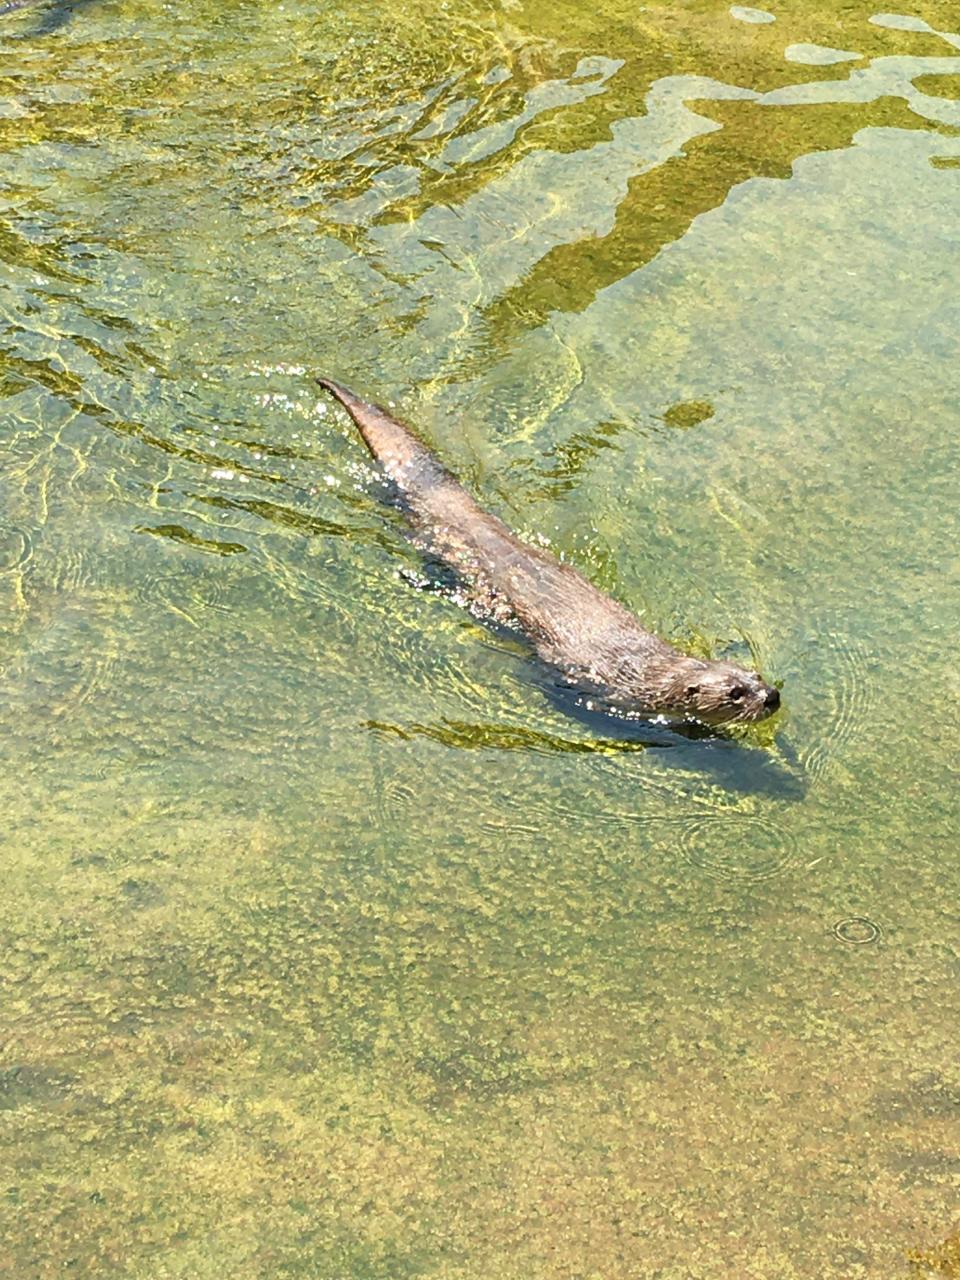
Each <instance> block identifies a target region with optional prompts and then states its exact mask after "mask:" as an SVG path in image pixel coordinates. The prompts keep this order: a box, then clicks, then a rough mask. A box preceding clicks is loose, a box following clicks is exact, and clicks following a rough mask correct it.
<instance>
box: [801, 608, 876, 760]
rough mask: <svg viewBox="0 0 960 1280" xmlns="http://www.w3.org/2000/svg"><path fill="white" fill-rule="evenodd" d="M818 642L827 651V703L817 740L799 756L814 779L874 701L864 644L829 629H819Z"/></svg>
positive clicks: (863, 722) (859, 727) (866, 718)
mask: <svg viewBox="0 0 960 1280" xmlns="http://www.w3.org/2000/svg"><path fill="white" fill-rule="evenodd" d="M821 643H822V644H823V645H824V646H825V647H826V648H827V649H828V651H829V653H830V667H831V668H832V679H831V681H830V683H829V686H828V695H829V698H830V705H829V706H828V707H827V708H826V709H825V714H824V715H823V717H822V721H821V734H822V736H821V739H820V741H819V742H816V743H814V745H813V746H812V747H811V748H810V749H809V750H807V751H806V752H804V753H803V755H802V757H801V759H802V762H803V765H804V768H805V770H806V773H807V776H808V777H809V778H811V779H812V780H814V781H816V780H818V779H819V778H821V777H822V776H823V775H824V773H825V772H826V771H827V769H828V768H829V767H830V765H831V763H832V762H833V760H834V758H835V757H837V756H838V755H839V754H840V753H841V752H842V751H843V749H844V748H845V747H846V746H847V744H848V743H849V742H850V741H851V739H853V738H854V737H856V736H857V735H858V734H859V733H860V732H861V731H862V730H863V728H864V726H865V725H866V724H867V723H868V722H869V719H870V716H871V714H872V711H873V702H874V686H873V682H872V681H871V679H870V673H869V655H868V652H867V649H866V646H865V645H864V644H863V643H862V642H861V641H860V640H859V639H857V638H856V637H851V636H847V635H843V634H841V633H840V632H837V631H831V630H829V629H824V631H823V632H822V637H821Z"/></svg>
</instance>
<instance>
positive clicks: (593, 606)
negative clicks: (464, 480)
mask: <svg viewBox="0 0 960 1280" xmlns="http://www.w3.org/2000/svg"><path fill="white" fill-rule="evenodd" d="M317 381H318V382H319V384H320V386H321V387H325V388H326V390H327V391H329V392H331V394H332V395H334V396H336V398H337V399H338V400H339V401H340V403H341V404H342V405H343V406H344V407H345V408H346V410H347V411H348V413H349V414H350V416H351V417H352V418H353V420H354V422H355V423H356V424H357V426H358V428H359V429H360V434H361V435H362V436H363V438H364V441H365V442H366V444H367V447H368V449H369V450H370V452H371V453H372V454H373V456H374V457H375V458H376V460H377V461H378V462H379V463H380V465H381V466H382V467H383V469H384V471H385V472H386V473H387V475H388V476H389V477H390V479H391V480H392V481H393V483H394V484H395V485H396V486H397V489H398V490H399V492H400V495H401V496H402V498H403V499H404V502H405V504H406V507H407V509H408V512H409V515H410V518H411V520H412V522H413V524H414V526H415V529H416V531H417V534H418V540H419V541H420V542H421V544H422V545H424V546H425V547H427V548H428V549H429V550H430V552H431V553H432V554H434V555H435V556H437V558H438V559H440V560H442V561H444V562H445V563H446V564H447V565H449V566H450V567H451V568H452V569H453V570H454V571H455V572H456V574H457V575H458V577H460V578H461V579H462V580H463V581H464V583H466V585H467V586H468V588H469V590H470V594H471V597H472V599H473V601H474V604H475V606H476V607H477V609H478V611H479V612H481V613H482V614H483V615H485V616H487V617H489V618H490V619H491V620H494V621H497V622H502V623H509V624H512V625H515V626H517V627H519V629H520V630H521V631H522V632H523V634H524V635H525V636H526V637H527V639H528V640H529V641H530V643H531V644H532V645H533V647H534V649H535V650H536V652H537V653H538V654H539V656H540V657H541V658H542V659H543V661H544V662H546V663H549V664H550V666H552V667H555V668H556V669H557V670H558V671H559V672H560V674H561V677H562V679H563V681H564V683H565V684H568V685H571V686H573V687H574V688H576V689H579V690H582V692H583V693H584V694H585V695H586V696H587V697H588V698H589V699H590V700H591V702H593V701H594V700H596V703H598V704H600V705H601V706H602V707H603V708H604V709H607V710H610V711H613V712H615V713H618V714H620V715H625V714H626V715H629V714H634V715H636V714H643V715H666V716H670V717H679V718H681V719H690V720H700V721H703V722H705V723H707V724H728V723H731V722H733V721H739V722H744V721H756V720H763V719H765V718H766V717H767V716H769V715H772V713H773V712H774V711H776V709H777V707H778V706H779V705H780V693H779V691H778V690H777V689H775V688H773V687H771V686H770V685H768V684H765V683H764V681H763V680H761V679H760V677H759V676H758V675H756V674H755V673H754V672H752V671H744V670H743V669H742V668H740V667H737V666H734V665H733V664H732V663H729V662H704V661H701V659H699V658H691V657H688V656H687V655H686V654H683V653H680V652H679V651H678V650H676V649H674V648H671V646H670V645H668V644H665V643H664V642H663V641H662V640H660V639H658V637H657V636H654V635H651V633H650V632H649V631H646V630H644V628H643V627H642V626H641V625H640V623H639V622H638V621H637V619H636V618H635V617H634V616H633V614H632V613H630V612H629V611H628V610H627V609H625V608H624V607H623V605H620V604H618V603H617V602H616V601H615V600H612V599H611V598H610V597H609V596H607V595H604V593H603V592H602V591H599V590H598V589H597V588H596V587H595V586H593V585H592V584H591V583H590V582H588V581H587V579H586V578H584V577H583V575H582V574H580V573H578V572H577V571H576V569H573V568H571V567H570V565H567V564H561V563H560V561H559V560H557V559H556V557H555V556H553V555H551V554H550V552H549V551H545V550H543V549H541V548H539V547H531V546H528V545H527V543H525V542H521V541H520V539H519V538H517V537H515V536H514V534H512V533H511V532H510V530H509V529H508V528H507V526H506V525H505V524H504V523H503V521H502V520H498V519H497V517H496V516H492V515H490V514H489V513H488V512H486V511H484V510H483V509H482V508H481V507H480V506H478V505H477V503H476V502H475V501H474V500H473V498H471V496H470V495H469V493H467V491H466V489H464V488H463V486H462V485H461V484H460V483H459V482H458V481H457V480H456V479H455V478H454V477H453V476H452V475H451V474H450V472H449V471H447V469H446V468H445V467H443V466H441V464H440V463H439V462H438V461H437V459H436V458H435V457H434V456H433V454H432V453H431V452H430V451H429V449H427V447H426V445H424V444H422V443H421V442H420V441H419V440H418V439H417V437H416V436H415V435H414V434H413V433H412V432H411V431H409V430H408V428H407V427H405V426H404V425H403V424H402V423H400V422H397V420H396V419H395V418H393V417H391V416H390V414H389V413H387V411H386V410H385V409H382V408H380V407H379V406H378V405H374V404H367V403H366V401H364V400H361V399H360V398H359V397H358V396H355V395H354V394H353V392H352V391H349V390H348V389H347V388H346V387H342V386H340V385H339V384H338V383H336V382H332V381H331V380H330V379H329V378H318V379H317Z"/></svg>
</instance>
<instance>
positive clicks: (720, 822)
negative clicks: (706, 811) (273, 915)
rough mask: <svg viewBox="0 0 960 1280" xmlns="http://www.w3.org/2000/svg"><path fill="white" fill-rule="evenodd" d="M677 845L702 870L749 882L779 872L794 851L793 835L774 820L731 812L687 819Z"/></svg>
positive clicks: (789, 862) (726, 878)
mask: <svg viewBox="0 0 960 1280" xmlns="http://www.w3.org/2000/svg"><path fill="white" fill-rule="evenodd" d="M680 848H681V850H682V852H683V856H684V857H685V858H686V859H687V861H688V862H690V863H691V864H692V865H693V866H695V867H699V868H700V870H701V871H706V872H708V874H710V875H712V876H716V877H717V878H718V879H719V880H735V881H741V882H743V883H748V884H752V883H754V882H756V881H759V880H769V879H771V878H772V877H773V876H777V875H780V874H781V873H782V872H783V871H785V870H786V869H787V867H789V866H790V864H791V863H792V862H793V860H794V856H795V854H796V847H795V844H794V840H793V837H792V836H791V835H789V834H788V833H787V832H786V831H784V830H783V828H782V827H779V826H777V825H776V823H773V822H768V821H767V820H766V819H765V818H759V817H753V816H748V815H746V814H732V813H730V814H716V815H710V816H703V817H699V816H698V817H696V818H690V819H687V820H686V821H685V823H684V826H683V827H682V829H681V831H680Z"/></svg>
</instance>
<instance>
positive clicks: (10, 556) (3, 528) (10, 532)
mask: <svg viewBox="0 0 960 1280" xmlns="http://www.w3.org/2000/svg"><path fill="white" fill-rule="evenodd" d="M32 553H33V544H32V543H31V541H30V535H29V534H28V533H27V532H26V530H25V529H21V528H19V527H18V526H17V525H0V573H13V571H14V570H15V569H19V568H20V566H21V565H23V564H26V562H27V561H28V560H29V559H30V556H31V554H32Z"/></svg>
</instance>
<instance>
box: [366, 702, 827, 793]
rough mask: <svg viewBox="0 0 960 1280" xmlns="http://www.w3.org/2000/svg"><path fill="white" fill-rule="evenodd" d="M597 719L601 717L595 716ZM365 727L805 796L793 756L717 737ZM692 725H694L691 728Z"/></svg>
mask: <svg viewBox="0 0 960 1280" xmlns="http://www.w3.org/2000/svg"><path fill="white" fill-rule="evenodd" d="M593 718H594V719H597V718H599V717H598V716H597V715H596V713H594V717H593ZM365 727H366V728H368V729H373V730H374V731H375V732H377V733H380V734H383V735H385V736H389V737H394V738H399V739H402V740H403V741H410V740H411V739H413V738H429V739H430V740H432V741H433V742H438V743H441V744H442V745H443V746H446V747H454V748H457V749H458V750H481V751H532V752H538V753H540V754H545V755H558V754H561V755H585V756H594V757H607V758H610V757H619V756H623V755H628V754H630V753H639V752H646V751H658V752H660V753H661V759H662V760H668V761H669V764H670V766H671V768H672V769H676V770H678V771H679V772H680V773H682V774H686V775H691V776H693V777H699V778H706V779H707V780H708V782H709V784H710V785H712V786H718V787H721V788H722V789H723V790H724V791H729V792H736V793H739V794H741V795H743V794H746V795H764V796H769V797H771V798H775V799H778V800H789V801H797V800H801V799H802V798H803V797H804V795H805V794H806V789H807V788H806V779H805V777H804V775H803V773H802V772H801V771H800V770H799V768H797V767H796V766H797V763H798V762H797V761H796V760H795V758H794V757H793V756H792V753H791V752H789V751H784V750H783V749H782V748H781V749H780V750H779V758H778V755H774V754H772V753H771V752H770V751H766V750H764V749H762V748H760V747H751V746H747V745H745V744H744V743H743V742H741V741H736V740H733V739H728V738H723V737H720V736H718V735H717V734H716V732H714V733H712V734H710V735H707V734H705V733H700V734H694V733H687V732H682V731H681V730H680V729H678V728H668V727H666V726H660V725H655V724H651V723H649V722H642V723H640V722H637V723H631V724H626V723H625V724H623V725H618V724H616V722H613V725H612V727H611V725H610V724H608V725H606V726H605V730H606V731H605V732H601V733H600V734H598V735H597V736H595V737H589V738H574V737H570V738H568V737H564V736H562V735H560V734H553V733H545V732H542V731H540V730H536V729H525V728H523V727H521V726H515V725H514V726H506V725H493V724H479V723H474V722H470V721H465V720H450V719H446V718H444V719H442V720H440V721H438V722H434V723H430V724H418V723H414V724H407V725H399V724H389V723H386V722H384V721H379V720H368V721H366V722H365ZM693 728H694V726H691V729H693Z"/></svg>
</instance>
